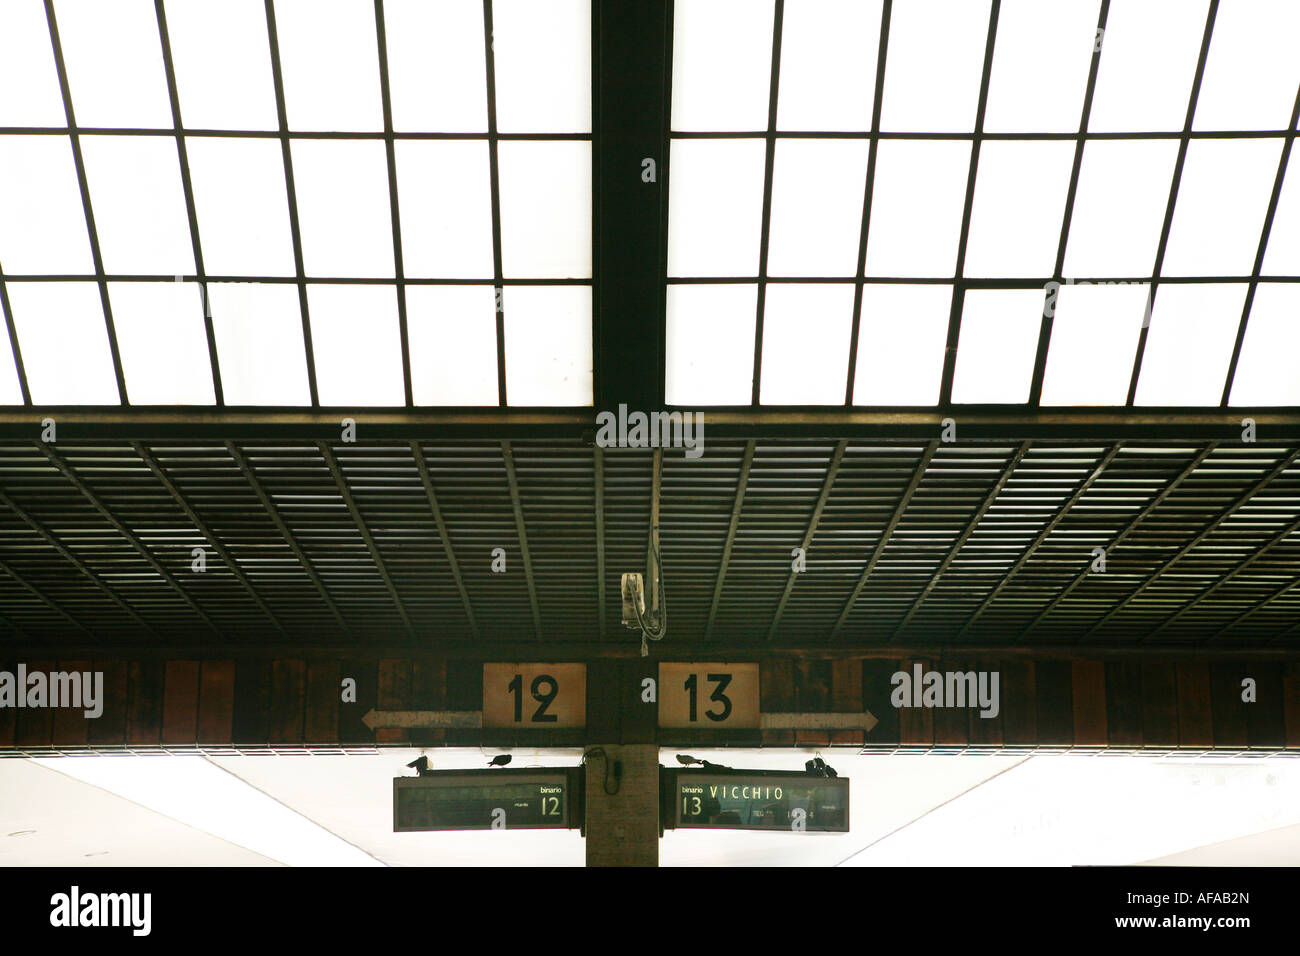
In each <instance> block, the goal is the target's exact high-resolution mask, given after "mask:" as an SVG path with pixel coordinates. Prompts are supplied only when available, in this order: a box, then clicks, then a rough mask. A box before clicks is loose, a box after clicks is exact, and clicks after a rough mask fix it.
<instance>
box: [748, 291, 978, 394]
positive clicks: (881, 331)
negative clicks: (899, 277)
mask: <svg viewBox="0 0 1300 956" xmlns="http://www.w3.org/2000/svg"><path fill="white" fill-rule="evenodd" d="M769 294H770V293H769ZM951 308H952V286H947V285H895V284H894V283H886V284H868V285H865V286H863V287H862V315H861V318H860V319H859V321H858V361H857V365H856V366H855V368H854V374H853V404H854V405H934V404H936V403H937V402H938V401H939V387H940V385H941V384H942V381H943V359H944V348H945V345H946V343H947V341H948V316H949V313H950V311H951Z"/></svg>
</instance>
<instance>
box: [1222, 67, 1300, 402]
mask: <svg viewBox="0 0 1300 956" xmlns="http://www.w3.org/2000/svg"><path fill="white" fill-rule="evenodd" d="M1297 123H1300V89H1298V90H1297V91H1296V98H1295V104H1294V105H1293V106H1292V107H1291V122H1290V123H1289V124H1288V125H1287V133H1286V137H1285V138H1284V139H1283V140H1282V155H1281V156H1280V157H1278V161H1277V176H1276V177H1274V179H1273V192H1272V194H1271V195H1270V196H1269V200H1268V210H1267V212H1265V214H1264V226H1263V228H1262V229H1261V230H1260V233H1259V246H1258V247H1257V248H1256V249H1255V265H1254V266H1253V267H1252V269H1251V270H1250V284H1249V285H1247V286H1246V301H1245V302H1243V303H1242V306H1241V321H1240V322H1239V323H1238V325H1237V338H1236V341H1235V342H1234V343H1233V346H1232V358H1231V359H1230V360H1229V362H1228V373H1227V375H1226V376H1225V377H1224V380H1223V395H1222V397H1221V398H1220V400H1219V404H1220V405H1224V406H1226V405H1227V404H1228V399H1229V398H1230V397H1231V395H1232V383H1233V380H1234V379H1235V378H1236V376H1237V362H1238V360H1239V359H1240V358H1241V344H1242V342H1244V341H1245V340H1246V323H1247V321H1249V319H1250V310H1251V306H1252V305H1254V302H1255V290H1256V289H1257V288H1258V286H1259V276H1260V273H1261V272H1263V271H1264V253H1265V251H1266V250H1267V249H1268V237H1269V235H1270V234H1271V233H1272V231H1273V218H1274V217H1275V216H1276V215H1277V203H1278V200H1279V198H1281V195H1282V180H1283V179H1284V178H1285V176H1286V170H1287V166H1288V164H1289V160H1290V158H1291V146H1292V144H1293V143H1294V142H1295V136H1296V124H1297Z"/></svg>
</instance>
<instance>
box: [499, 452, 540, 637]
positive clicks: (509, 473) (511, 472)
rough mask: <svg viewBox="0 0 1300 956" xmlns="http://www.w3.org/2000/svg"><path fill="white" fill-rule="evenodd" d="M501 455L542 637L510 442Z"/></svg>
mask: <svg viewBox="0 0 1300 956" xmlns="http://www.w3.org/2000/svg"><path fill="white" fill-rule="evenodd" d="M501 457H502V459H503V460H504V461H505V466H506V481H507V482H508V483H509V485H510V503H511V505H512V506H513V507H514V511H515V531H516V532H517V533H518V535H519V553H520V556H521V557H522V558H523V561H524V580H525V581H526V582H527V584H528V604H529V606H530V607H531V608H532V611H533V632H534V634H535V635H536V637H537V640H539V641H540V640H541V639H542V612H541V608H540V607H539V605H538V603H537V585H536V583H535V582H534V581H533V556H532V554H531V553H530V552H529V550H528V528H527V527H526V526H525V524H524V508H523V505H522V504H521V503H520V500H519V482H518V480H517V478H516V476H515V453H514V450H513V449H512V448H511V447H510V442H508V441H503V442H502V443H501Z"/></svg>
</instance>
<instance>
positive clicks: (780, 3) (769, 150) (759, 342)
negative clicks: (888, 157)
mask: <svg viewBox="0 0 1300 956" xmlns="http://www.w3.org/2000/svg"><path fill="white" fill-rule="evenodd" d="M784 20H785V0H776V6H775V8H774V10H773V18H772V74H771V79H770V81H769V83H768V88H767V131H766V132H765V134H764V137H763V138H764V160H763V207H762V219H761V222H760V225H759V233H758V295H757V297H756V302H757V305H756V307H755V313H754V355H753V362H754V370H753V373H752V383H753V388H752V392H751V396H752V397H751V398H750V404H753V405H757V404H759V401H760V395H761V394H762V382H763V317H764V312H765V311H766V308H767V251H768V246H769V244H770V239H771V234H772V180H773V179H774V178H775V177H774V175H773V173H774V171H775V167H776V111H777V103H778V100H779V96H778V93H779V90H780V87H781V26H782V23H783V22H784Z"/></svg>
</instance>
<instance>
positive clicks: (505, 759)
mask: <svg viewBox="0 0 1300 956" xmlns="http://www.w3.org/2000/svg"><path fill="white" fill-rule="evenodd" d="M513 759H514V758H513V757H511V756H510V754H497V755H496V756H495V757H493V758H492V759H491V760H489V761H488V766H489V767H504V766H505V765H506V764H508V763H509V762H510V761H511V760H513Z"/></svg>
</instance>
